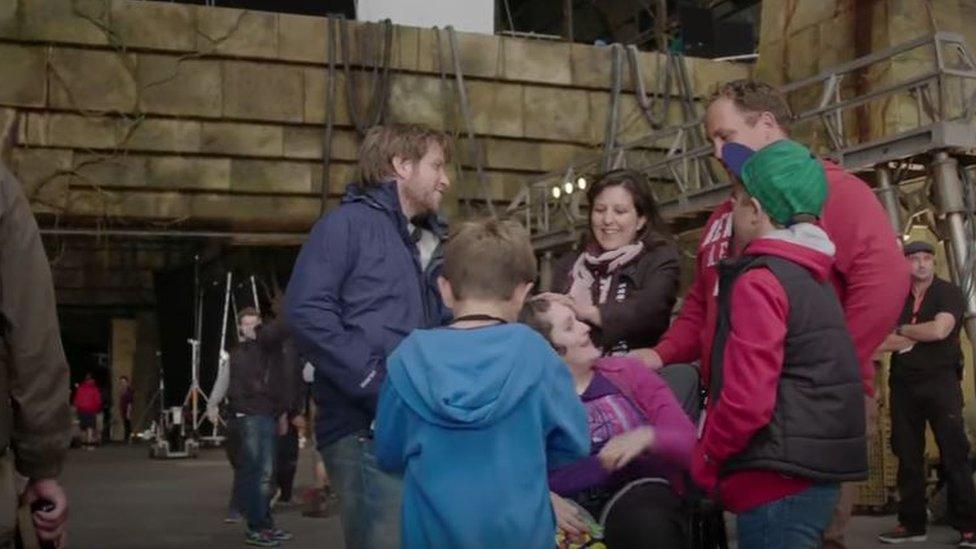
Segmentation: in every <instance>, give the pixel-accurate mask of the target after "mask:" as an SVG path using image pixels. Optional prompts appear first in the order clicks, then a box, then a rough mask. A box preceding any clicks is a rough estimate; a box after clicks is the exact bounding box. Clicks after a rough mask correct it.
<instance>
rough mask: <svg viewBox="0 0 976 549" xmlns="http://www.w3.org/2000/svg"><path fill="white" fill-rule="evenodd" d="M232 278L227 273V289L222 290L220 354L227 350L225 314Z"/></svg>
mask: <svg viewBox="0 0 976 549" xmlns="http://www.w3.org/2000/svg"><path fill="white" fill-rule="evenodd" d="M233 276H234V275H233V273H232V272H231V271H227V287H226V289H225V290H224V316H223V319H224V323H223V324H222V325H221V328H220V352H221V354H223V352H224V351H226V350H227V313H228V311H229V310H230V285H231V279H232V278H233ZM236 321H237V320H236V317H235V322H236Z"/></svg>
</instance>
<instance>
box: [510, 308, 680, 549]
mask: <svg viewBox="0 0 976 549" xmlns="http://www.w3.org/2000/svg"><path fill="white" fill-rule="evenodd" d="M565 299H568V298H566V297H565V296H558V295H553V294H546V295H542V296H537V297H535V298H534V299H532V300H530V301H528V302H527V303H526V304H525V306H524V307H523V308H522V313H521V315H520V316H519V320H520V321H521V322H523V323H525V324H527V325H529V326H530V327H532V328H533V329H535V330H536V331H538V332H539V333H541V334H542V335H543V336H544V337H545V338H546V340H548V341H549V343H550V344H551V345H552V346H553V347H554V348H555V349H556V352H557V353H559V355H560V356H561V357H562V359H563V360H564V361H566V365H567V366H568V368H569V371H570V373H571V374H572V376H573V381H574V383H575V385H576V392H577V393H578V394H579V396H580V399H581V400H582V401H583V405H584V406H585V407H586V411H587V418H588V422H589V426H590V447H591V451H590V455H589V456H588V457H586V458H583V459H581V460H578V461H576V462H573V463H571V464H568V465H564V466H562V467H559V468H557V469H555V470H552V471H550V473H549V489H550V490H551V491H552V492H553V494H552V495H551V498H552V501H553V508H554V510H555V512H556V518H557V523H558V524H559V527H560V529H561V530H563V532H564V533H566V534H569V535H570V536H572V535H575V534H578V533H580V532H581V531H585V530H586V526H585V524H584V523H585V521H583V520H582V519H581V517H580V514H579V513H578V511H577V510H576V509H577V507H576V505H578V506H580V507H582V508H583V509H585V510H586V511H588V512H589V513H590V515H592V516H593V517H597V518H598V520H599V523H600V525H602V526H603V528H604V533H605V539H606V543H607V546H608V547H616V548H624V549H626V548H628V547H635V548H637V547H640V548H672V547H674V548H678V547H685V546H686V544H687V539H686V536H687V532H686V531H685V530H686V527H685V523H686V519H685V517H684V515H683V510H682V502H681V499H680V494H681V493H683V491H684V483H683V479H684V477H685V473H686V472H687V471H688V469H689V467H690V463H691V451H692V448H693V447H694V444H695V429H694V426H693V425H692V423H691V420H690V419H689V418H688V416H687V415H686V414H685V412H684V410H682V408H681V406H680V405H679V404H678V401H677V399H676V398H675V396H674V394H673V393H672V392H671V389H670V387H668V385H667V384H665V383H664V381H663V380H662V379H661V378H660V377H658V375H657V374H655V373H654V372H651V371H650V370H648V369H647V368H646V367H645V366H644V365H643V364H641V363H640V361H638V360H635V359H633V358H629V357H601V354H602V353H601V350H600V349H598V348H597V347H595V346H594V344H593V341H592V339H591V338H590V328H589V325H588V324H586V323H585V322H583V321H581V320H579V319H578V318H577V317H576V315H575V314H574V312H573V310H572V309H571V308H570V306H569V305H568V304H566V303H565V301H564V300H565ZM570 502H572V503H570Z"/></svg>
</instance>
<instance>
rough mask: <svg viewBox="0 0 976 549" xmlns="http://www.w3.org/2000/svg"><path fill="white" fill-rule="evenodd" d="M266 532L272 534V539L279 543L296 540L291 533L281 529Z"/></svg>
mask: <svg viewBox="0 0 976 549" xmlns="http://www.w3.org/2000/svg"><path fill="white" fill-rule="evenodd" d="M266 532H268V533H270V534H271V537H272V539H275V540H277V541H291V540H293V539H295V536H294V535H293V534H292V533H291V532H289V531H287V530H282V529H281V528H271V529H270V530H266Z"/></svg>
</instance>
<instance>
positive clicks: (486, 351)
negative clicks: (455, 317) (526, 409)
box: [389, 324, 543, 429]
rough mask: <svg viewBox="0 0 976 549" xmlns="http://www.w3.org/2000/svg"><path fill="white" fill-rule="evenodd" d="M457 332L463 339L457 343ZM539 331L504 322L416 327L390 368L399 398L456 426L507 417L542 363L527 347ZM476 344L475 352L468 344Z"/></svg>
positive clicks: (428, 415) (531, 385)
mask: <svg viewBox="0 0 976 549" xmlns="http://www.w3.org/2000/svg"><path fill="white" fill-rule="evenodd" d="M458 332H463V335H464V340H465V342H464V343H465V344H464V345H463V346H459V345H458V344H457V343H458V335H460V334H459V333H458ZM537 338H538V335H537V334H536V333H535V332H533V331H532V330H531V329H529V328H527V327H525V326H522V325H518V324H506V325H503V326H493V327H486V328H476V329H472V330H453V329H450V328H442V329H436V330H418V331H415V332H413V333H412V334H411V335H410V336H409V337H407V338H406V339H405V340H403V342H402V343H401V344H400V346H399V347H398V348H397V350H396V352H395V353H394V354H393V356H391V357H390V361H391V362H399V363H402V364H403V365H404V367H402V368H392V369H391V370H390V371H389V379H390V382H391V383H392V384H393V385H394V386H395V387H396V389H397V391H398V392H399V393H400V396H401V398H403V400H404V402H405V403H406V404H407V406H409V407H410V408H411V409H412V410H413V411H414V412H415V413H416V414H417V415H419V416H421V417H422V418H423V419H424V420H425V421H428V422H430V423H433V424H436V425H441V426H443V427H450V428H455V429H459V428H460V429H480V428H484V427H486V426H488V425H491V424H493V423H495V422H496V421H498V419H499V418H502V417H505V416H506V415H507V414H508V413H509V412H510V411H511V410H512V408H513V407H515V405H516V404H518V403H519V402H520V401H521V400H522V398H523V397H524V396H525V394H526V393H527V392H529V391H530V390H532V389H533V388H534V387H536V386H537V385H538V383H539V380H540V377H541V376H542V372H543V369H542V367H541V364H540V363H539V362H537V361H527V360H526V356H525V349H526V347H527V346H529V347H531V346H532V344H533V343H534V342H530V341H529V340H530V339H537ZM474 349H477V352H472V350H474Z"/></svg>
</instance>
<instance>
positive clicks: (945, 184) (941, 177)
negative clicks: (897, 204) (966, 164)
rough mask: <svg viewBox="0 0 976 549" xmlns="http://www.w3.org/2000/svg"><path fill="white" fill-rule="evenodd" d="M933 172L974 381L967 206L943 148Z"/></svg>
mask: <svg viewBox="0 0 976 549" xmlns="http://www.w3.org/2000/svg"><path fill="white" fill-rule="evenodd" d="M932 175H933V183H934V191H935V196H936V206H937V207H938V208H939V213H940V214H943V215H944V216H945V220H946V225H947V227H948V229H949V230H948V233H949V242H947V243H946V246H947V248H949V249H951V251H952V254H951V255H952V257H953V258H954V260H955V261H954V263H955V269H950V270H951V271H954V273H955V278H956V284H957V285H958V286H959V287H960V288H961V289H962V290H963V292H964V297H965V305H966V313H965V316H964V317H963V322H964V327H965V328H966V334H967V335H968V336H969V343H970V345H971V346H972V350H973V354H972V356H973V357H974V371H973V374H974V375H973V381H974V383H976V289H974V288H973V285H972V284H970V283H969V281H968V280H963V277H965V276H966V274H965V273H967V272H968V267H969V262H970V261H971V254H972V253H973V251H972V249H971V246H970V244H969V239H968V235H967V234H966V226H965V223H964V218H963V216H964V215H965V211H966V206H965V200H964V199H963V194H962V182H961V181H960V179H959V164H958V162H957V161H956V159H955V158H953V157H951V156H949V154H948V153H946V152H945V151H939V152H938V153H936V154H935V159H934V160H933V161H932Z"/></svg>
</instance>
